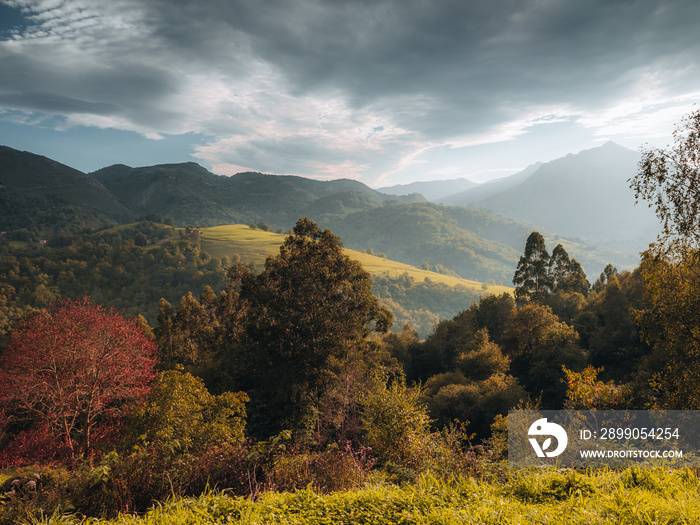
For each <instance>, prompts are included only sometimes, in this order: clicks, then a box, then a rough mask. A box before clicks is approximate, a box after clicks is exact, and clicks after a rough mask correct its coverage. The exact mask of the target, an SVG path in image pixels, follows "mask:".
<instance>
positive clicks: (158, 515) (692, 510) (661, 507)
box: [33, 468, 700, 525]
mask: <svg viewBox="0 0 700 525" xmlns="http://www.w3.org/2000/svg"><path fill="white" fill-rule="evenodd" d="M503 477H504V479H503V480H496V481H492V482H488V481H477V480H474V479H471V478H455V479H451V480H449V481H442V480H439V479H436V478H434V477H432V476H422V477H421V478H419V480H418V481H417V482H416V483H414V484H413V485H407V486H403V487H397V486H393V485H369V486H367V487H365V488H362V489H358V490H353V491H346V492H336V493H332V494H328V495H320V494H317V493H315V492H314V491H312V490H302V491H299V492H295V493H266V494H262V495H261V496H260V498H258V499H257V500H256V501H252V500H250V499H244V498H232V497H228V496H226V495H225V494H217V493H215V492H210V493H208V494H204V495H202V496H200V497H199V498H174V499H172V500H171V501H169V502H167V503H164V504H158V505H156V507H155V508H154V509H152V510H151V511H149V512H148V513H147V514H146V515H144V516H129V515H120V516H118V517H117V518H114V519H111V520H98V519H90V518H88V519H82V520H81V519H80V517H78V516H54V517H52V518H47V519H46V520H45V521H43V522H42V521H40V522H36V521H35V522H33V523H52V524H66V525H68V524H78V523H80V524H85V525H87V524H98V523H99V524H125V525H126V524H135V525H136V524H139V525H141V524H143V525H146V524H148V525H156V524H157V525H171V524H192V525H199V524H218V523H233V524H246V525H253V524H255V525H271V524H304V525H316V524H318V525H321V524H323V525H339V524H353V525H354V524H368V525H369V524H372V525H375V524H376V525H381V524H444V525H452V524H461V523H469V524H490V523H493V524H516V523H585V524H587V525H592V524H597V523H601V524H602V523H606V524H607V523H625V524H645V523H648V524H652V523H653V524H671V523H673V524H680V523H688V524H690V523H700V493H699V487H698V477H697V474H696V472H695V471H693V470H688V469H678V470H668V469H666V470H664V469H640V468H634V469H627V470H624V471H609V470H603V471H591V472H589V473H578V472H575V471H571V470H547V471H537V470H530V471H514V472H511V473H510V474H505V473H504V474H503Z"/></svg>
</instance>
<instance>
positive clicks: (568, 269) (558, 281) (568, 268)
mask: <svg viewBox="0 0 700 525" xmlns="http://www.w3.org/2000/svg"><path fill="white" fill-rule="evenodd" d="M548 273H549V278H550V282H551V284H552V292H564V293H580V294H582V295H583V296H586V295H588V291H589V290H590V287H591V284H590V283H589V282H588V279H587V278H586V274H585V273H584V271H583V268H581V265H580V264H579V262H578V261H577V260H576V259H569V254H568V253H567V252H566V250H565V249H564V247H563V246H562V245H561V244H557V246H556V247H555V248H554V250H552V257H550V259H549V264H548Z"/></svg>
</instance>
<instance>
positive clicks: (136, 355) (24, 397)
mask: <svg viewBox="0 0 700 525" xmlns="http://www.w3.org/2000/svg"><path fill="white" fill-rule="evenodd" d="M155 351H156V345H155V343H154V342H153V341H152V340H151V339H150V338H149V337H148V336H147V335H146V334H145V333H144V331H143V329H142V327H141V326H140V325H139V324H138V322H137V321H136V320H135V319H125V318H124V317H123V316H122V315H120V314H119V313H118V312H117V311H116V310H115V309H114V308H109V309H107V308H104V307H103V306H101V305H94V304H91V303H90V302H89V300H88V298H87V297H86V298H83V299H80V300H77V301H65V300H64V301H57V302H55V303H53V304H51V305H50V306H49V308H48V309H47V310H42V311H39V312H37V313H35V314H34V315H32V316H31V317H29V318H28V319H26V320H24V321H22V322H20V323H19V324H18V326H17V328H16V329H15V330H14V332H13V333H12V336H11V339H10V342H9V344H8V346H7V348H6V349H5V351H4V353H3V355H2V357H1V358H0V410H2V416H3V422H4V425H3V426H5V427H7V426H8V425H12V424H13V423H15V424H17V423H18V422H23V421H25V422H26V421H29V422H31V423H33V424H35V425H36V426H37V427H38V428H40V427H43V428H49V429H50V430H51V432H52V433H53V434H54V435H55V436H56V438H57V439H58V440H60V441H61V442H62V443H63V445H66V446H67V447H68V449H69V455H70V456H71V459H74V458H75V456H76V455H77V454H79V453H83V454H85V456H86V457H87V456H88V455H89V454H90V452H91V446H92V444H93V443H92V441H93V436H94V435H95V434H96V431H97V429H99V428H100V427H103V429H104V426H105V425H107V424H109V422H114V421H117V420H118V418H119V416H121V415H123V413H124V410H125V408H126V406H127V405H128V404H129V402H131V401H135V400H137V399H140V398H142V397H143V396H144V395H145V394H146V393H147V392H148V389H149V388H150V387H149V384H150V382H151V380H152V379H153V378H154V376H155V372H154V366H155V358H154V355H155Z"/></svg>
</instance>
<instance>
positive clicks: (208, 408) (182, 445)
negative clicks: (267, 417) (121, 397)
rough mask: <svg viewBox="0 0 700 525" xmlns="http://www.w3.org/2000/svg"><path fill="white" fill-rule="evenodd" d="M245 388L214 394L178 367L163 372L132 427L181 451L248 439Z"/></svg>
mask: <svg viewBox="0 0 700 525" xmlns="http://www.w3.org/2000/svg"><path fill="white" fill-rule="evenodd" d="M247 401H249V399H248V396H247V395H246V394H245V393H244V392H237V393H234V392H224V393H223V394H221V395H218V396H213V395H211V394H210V393H209V391H208V390H207V388H206V387H205V386H204V382H203V381H202V380H201V379H199V378H197V377H194V376H193V375H191V374H188V373H183V372H180V371H178V370H169V371H166V372H161V373H160V374H158V377H157V378H156V380H155V381H154V382H153V386H152V388H151V392H150V393H149V395H148V398H147V399H146V401H145V402H144V403H141V404H139V406H138V407H137V408H136V409H135V410H134V413H133V414H132V419H133V423H132V425H133V426H132V431H135V433H136V434H137V436H139V437H141V438H142V439H145V440H146V441H148V442H153V443H155V444H156V445H158V446H163V447H167V448H170V449H172V450H173V451H175V450H177V451H178V452H181V453H189V452H198V451H201V450H204V449H206V448H207V447H209V446H212V445H222V444H224V443H239V442H241V441H243V440H244V439H245V436H244V430H245V418H246V411H245V403H246V402H247Z"/></svg>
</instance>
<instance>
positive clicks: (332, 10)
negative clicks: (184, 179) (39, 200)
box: [0, 0, 700, 181]
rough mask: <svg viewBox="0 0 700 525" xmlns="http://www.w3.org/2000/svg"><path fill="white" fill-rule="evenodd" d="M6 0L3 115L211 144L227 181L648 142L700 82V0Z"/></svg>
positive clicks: (210, 158)
mask: <svg viewBox="0 0 700 525" xmlns="http://www.w3.org/2000/svg"><path fill="white" fill-rule="evenodd" d="M0 1H2V2H3V3H4V4H5V5H7V6H10V7H12V8H14V9H16V10H18V11H19V12H21V13H22V15H23V16H24V18H25V21H26V24H25V25H24V26H18V27H16V28H10V30H9V33H8V32H7V31H6V32H5V33H0V34H4V35H5V40H4V41H1V42H0V69H2V71H3V74H2V76H1V77H0V106H1V107H4V108H8V109H12V110H15V111H16V110H21V111H24V112H26V113H27V114H32V115H33V118H32V121H33V122H35V121H36V118H37V115H41V114H44V115H46V119H47V120H46V121H47V122H51V123H54V122H56V116H59V117H61V118H62V120H61V122H62V125H63V126H64V127H70V126H95V127H102V128H109V127H113V128H117V129H123V130H130V131H135V132H137V133H141V134H143V135H144V136H147V137H152V138H162V137H165V136H167V135H173V134H184V133H197V134H201V135H204V136H207V137H209V141H208V143H207V145H205V146H199V147H198V149H197V151H196V155H197V157H198V158H200V159H202V161H204V162H205V163H207V164H208V165H210V166H215V167H216V168H217V169H219V170H221V171H225V172H230V171H232V170H238V169H241V168H244V169H254V170H259V171H270V172H279V173H299V174H305V175H312V176H314V175H315V176H317V177H328V176H330V175H331V174H332V173H334V172H337V174H338V175H343V174H347V176H351V177H353V178H359V179H363V180H370V179H381V180H386V181H388V179H390V178H391V177H392V176H393V175H395V174H398V173H400V172H402V171H403V170H406V169H407V168H408V167H412V168H415V167H416V166H420V163H421V162H423V161H422V160H421V159H423V158H424V157H425V153H426V152H427V151H429V150H431V149H435V150H439V149H440V148H443V147H449V148H452V149H460V148H462V149H464V150H465V151H467V150H469V148H473V147H475V146H478V145H483V144H491V143H498V142H512V141H516V140H518V139H520V138H522V137H523V136H525V135H527V134H530V133H534V132H535V131H536V130H537V129H539V128H543V127H547V126H548V125H551V124H553V123H557V122H563V121H566V122H572V123H576V125H578V126H580V127H581V128H584V129H586V130H589V131H590V132H591V133H592V135H594V136H597V137H602V136H608V135H625V134H636V136H639V135H640V129H644V130H645V133H653V132H654V126H656V125H657V124H659V123H660V122H662V121H663V122H664V123H665V122H666V120H667V119H668V118H675V117H672V116H675V115H676V114H678V113H679V112H681V109H680V108H687V105H688V104H689V103H690V102H692V101H693V100H696V99H697V97H698V92H697V89H696V86H697V85H700V64H699V63H698V61H697V56H700V40H699V39H697V36H696V35H697V31H696V27H695V26H696V22H697V20H698V19H699V18H700V3H698V2H695V1H693V0H686V1H682V0H681V1H679V2H673V3H659V2H655V1H651V0H639V1H629V2H609V1H607V0H591V1H589V2H570V1H568V0H538V1H535V2H522V3H521V2H511V1H509V0H488V1H487V0H482V1H476V2H464V1H461V0H447V1H444V2H434V1H427V0H334V1H330V0H327V1H324V0H295V1H294V2H289V1H286V0H270V1H267V2H264V3H260V2H251V1H249V0H230V1H227V2H221V1H220V0H197V1H196V2H195V1H192V0H92V1H90V2H87V1H79V0H36V1H32V0H0ZM674 108H675V109H674ZM13 114H14V113H13ZM52 125H53V124H52ZM635 129H636V131H635ZM450 162H451V164H450V165H454V159H451V161H450ZM426 169H427V171H429V170H431V169H433V170H435V169H439V168H436V167H429V166H428V167H426ZM334 170H335V171H334Z"/></svg>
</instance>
